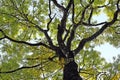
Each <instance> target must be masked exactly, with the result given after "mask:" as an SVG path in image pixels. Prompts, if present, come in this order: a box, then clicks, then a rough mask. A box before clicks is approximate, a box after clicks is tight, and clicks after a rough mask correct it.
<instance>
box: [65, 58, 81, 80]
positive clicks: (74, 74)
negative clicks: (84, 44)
mask: <svg viewBox="0 0 120 80" xmlns="http://www.w3.org/2000/svg"><path fill="white" fill-rule="evenodd" d="M63 80H83V79H82V78H81V77H80V75H79V72H78V65H77V64H76V62H75V61H74V60H73V61H71V62H69V63H68V64H66V65H65V66H64V70H63Z"/></svg>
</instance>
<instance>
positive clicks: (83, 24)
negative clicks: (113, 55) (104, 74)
mask: <svg viewBox="0 0 120 80" xmlns="http://www.w3.org/2000/svg"><path fill="white" fill-rule="evenodd" d="M119 4H120V0H108V1H106V0H59V1H58V0H1V1H0V6H1V7H0V40H1V42H0V43H1V52H2V53H1V72H0V73H1V77H2V78H3V79H4V77H5V76H3V74H4V75H5V73H6V74H7V73H13V74H14V76H15V77H16V79H18V78H19V75H20V76H21V77H20V79H27V78H30V79H43V78H46V77H48V76H50V75H49V74H50V73H51V72H53V73H56V74H58V75H61V71H60V72H59V73H57V72H58V71H59V70H58V69H60V70H61V66H62V68H63V80H82V77H81V76H80V74H79V73H81V75H82V72H83V73H87V72H88V73H89V74H90V71H91V72H92V71H95V70H96V69H95V68H100V67H96V65H99V64H103V63H105V61H104V59H103V58H100V57H99V56H100V55H99V52H96V51H94V50H93V47H94V46H95V45H96V44H97V42H98V44H102V43H99V41H103V40H101V38H99V37H102V38H104V39H105V41H109V42H111V43H112V44H113V43H115V44H117V43H118V42H117V41H116V42H112V41H111V40H110V38H111V37H114V36H116V35H117V34H118V35H119V30H118V29H116V28H119V22H120V15H119V14H120V5H119ZM102 13H105V14H106V17H108V21H105V22H100V23H99V22H96V21H95V20H94V15H99V14H102ZM103 32H105V33H103ZM114 32H116V33H114ZM101 34H103V35H101ZM104 34H105V35H104ZM115 34H116V35H115ZM98 36H99V37H98ZM96 38H98V39H96ZM117 39H119V38H117ZM90 41H91V42H90ZM84 48H85V49H84ZM88 48H92V49H90V51H89V50H87V51H85V50H86V49H88ZM88 53H89V54H88ZM90 53H91V54H90ZM85 55H88V56H86V57H84V56H85ZM78 56H81V57H82V58H83V59H81V58H80V57H78ZM95 56H96V58H95V59H98V62H95V60H92V62H93V64H92V66H91V67H90V66H89V65H91V64H89V65H88V66H86V67H85V69H86V68H87V69H88V71H84V70H83V69H82V70H80V71H78V64H77V63H76V62H75V58H76V59H79V60H81V61H79V62H80V63H79V64H80V65H81V66H83V67H84V66H85V65H87V64H86V63H88V61H90V60H89V58H93V57H95ZM87 58H88V59H87ZM16 59H17V60H16ZM84 61H85V62H84ZM81 62H83V63H84V64H83V63H82V64H81ZM95 63H96V64H95ZM97 63H99V64H97ZM94 64H95V68H93V65H94ZM7 65H9V66H7ZM49 65H50V66H49ZM54 65H56V66H54ZM60 65H61V66H60ZM29 68H30V69H31V70H28V69H29ZM57 70H58V71H57ZM97 70H98V69H97ZM20 71H21V72H22V73H20ZM14 72H15V73H14ZM31 73H34V75H33V74H31ZM93 73H94V72H93ZM98 73H100V72H97V71H96V72H95V74H98ZM13 74H9V75H8V76H7V77H6V78H8V79H9V78H10V79H13V78H14V76H13ZM17 74H19V75H17ZM24 74H27V75H26V76H25V75H24ZM91 74H92V73H91ZM100 74H101V73H100ZM11 75H12V76H13V77H12V76H11ZM38 76H39V77H38ZM51 76H54V75H53V74H52V75H51ZM82 76H85V75H84V74H83V75H82ZM93 76H94V78H96V75H94V74H93ZM36 77H37V78H36ZM54 77H55V78H54V79H60V78H59V76H54ZM91 79H93V78H91Z"/></svg>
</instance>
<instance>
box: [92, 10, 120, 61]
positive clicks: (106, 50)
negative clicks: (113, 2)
mask: <svg viewBox="0 0 120 80" xmlns="http://www.w3.org/2000/svg"><path fill="white" fill-rule="evenodd" d="M93 19H95V20H97V21H98V22H104V21H107V19H108V18H107V16H106V14H104V13H103V12H102V14H100V15H96V16H94V18H93ZM95 50H97V51H99V52H101V56H102V57H104V58H105V59H106V61H107V62H112V58H113V57H114V56H117V55H118V54H120V48H115V47H114V46H112V45H110V44H109V43H105V44H102V45H100V46H96V47H95Z"/></svg>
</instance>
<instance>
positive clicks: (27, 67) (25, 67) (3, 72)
mask: <svg viewBox="0 0 120 80" xmlns="http://www.w3.org/2000/svg"><path fill="white" fill-rule="evenodd" d="M40 65H41V64H36V65H33V66H23V67H20V68H17V69H14V70H10V71H0V74H7V73H13V72H16V71H19V70H22V69H30V68H35V67H39V66H40ZM43 67H44V66H40V68H43Z"/></svg>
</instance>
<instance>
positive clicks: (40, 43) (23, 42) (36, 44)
mask: <svg viewBox="0 0 120 80" xmlns="http://www.w3.org/2000/svg"><path fill="white" fill-rule="evenodd" d="M0 32H2V34H3V37H2V38H0V40H3V39H8V40H10V41H12V42H15V43H21V44H25V45H29V46H44V47H46V48H49V49H52V48H51V47H50V46H48V45H46V44H44V43H42V42H38V43H29V42H25V41H18V40H15V39H12V38H10V37H8V36H7V35H6V34H5V33H4V31H3V30H1V29H0Z"/></svg>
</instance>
